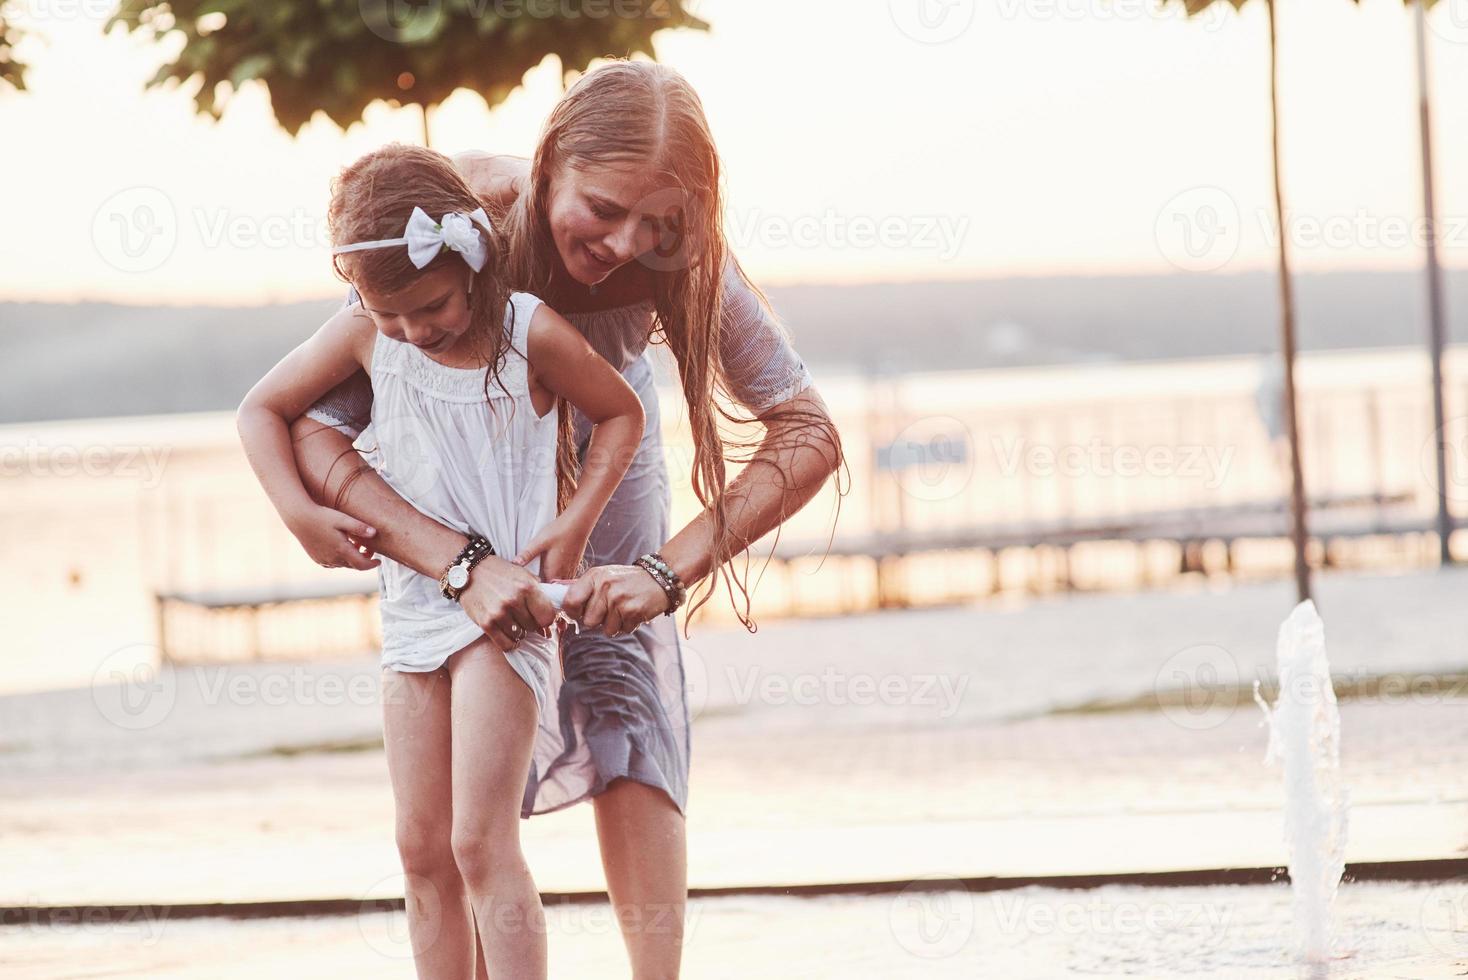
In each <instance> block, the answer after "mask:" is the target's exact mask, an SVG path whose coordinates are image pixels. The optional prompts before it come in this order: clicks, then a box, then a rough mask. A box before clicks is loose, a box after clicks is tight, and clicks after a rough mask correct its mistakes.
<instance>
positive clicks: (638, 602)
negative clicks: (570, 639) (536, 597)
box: [562, 565, 668, 636]
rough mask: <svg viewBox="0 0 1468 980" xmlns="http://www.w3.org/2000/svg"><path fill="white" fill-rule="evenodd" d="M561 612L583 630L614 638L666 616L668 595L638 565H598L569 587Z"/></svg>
mask: <svg viewBox="0 0 1468 980" xmlns="http://www.w3.org/2000/svg"><path fill="white" fill-rule="evenodd" d="M562 609H563V610H564V611H565V613H566V615H568V616H570V617H571V618H572V619H574V620H576V621H577V622H578V623H580V624H581V625H582V626H586V627H595V626H601V627H602V628H603V629H604V630H605V632H606V634H607V635H608V636H617V635H619V634H622V633H631V632H632V631H633V630H635V629H636V628H637V627H639V626H641V625H642V624H643V623H646V622H648V621H649V620H651V619H654V618H655V617H657V616H660V615H662V614H663V613H665V612H667V611H668V594H667V593H666V592H664V591H663V587H662V586H661V585H658V583H657V582H656V581H654V580H653V577H652V576H651V575H649V574H648V573H647V572H645V571H643V570H642V569H641V568H640V567H639V566H637V565H598V566H597V567H595V568H593V569H591V571H589V572H587V573H586V574H585V575H583V576H581V577H580V578H579V579H577V580H576V584H575V585H573V586H571V588H570V590H569V591H568V592H567V593H566V601H565V602H564V603H562Z"/></svg>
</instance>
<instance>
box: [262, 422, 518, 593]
mask: <svg viewBox="0 0 1468 980" xmlns="http://www.w3.org/2000/svg"><path fill="white" fill-rule="evenodd" d="M291 443H292V445H293V447H294V449H295V455H296V469H297V471H298V472H299V473H300V474H301V482H302V483H304V484H305V485H306V490H307V492H309V493H310V494H311V496H312V497H313V498H314V499H315V501H316V502H317V503H318V504H321V505H322V506H324V507H331V508H333V509H334V510H339V511H341V512H342V513H344V514H348V515H350V516H352V517H355V518H356V519H357V520H359V521H362V522H363V523H364V524H368V525H370V526H372V527H374V528H376V529H377V535H376V537H374V538H373V540H372V548H373V550H374V551H378V552H381V553H382V554H384V555H387V556H388V557H389V558H392V559H393V560H394V561H397V562H400V563H401V564H404V565H407V566H408V567H409V568H411V569H413V571H415V572H418V573H419V574H421V575H427V576H429V577H431V578H438V577H439V576H440V575H441V574H443V570H444V569H445V568H448V567H449V565H450V564H452V563H453V560H454V558H455V557H456V556H457V555H458V554H459V552H460V551H461V550H462V549H463V547H464V546H465V545H466V544H468V543H469V539H468V538H466V537H465V536H464V535H462V534H460V533H459V532H458V531H456V530H454V529H453V528H451V527H447V526H445V525H443V524H440V523H438V522H437V521H435V520H434V519H433V518H431V517H428V516H426V515H425V514H424V513H423V512H422V511H420V510H418V508H416V507H414V506H413V505H412V504H410V503H408V502H407V501H406V500H404V499H403V498H402V497H400V496H398V494H397V493H396V492H395V491H394V490H393V488H392V487H390V486H388V485H387V481H385V480H383V478H382V477H380V476H378V475H377V471H376V470H374V469H373V468H372V467H370V466H368V465H367V464H366V463H365V462H364V461H363V460H362V457H361V456H359V455H358V454H357V450H356V449H354V448H353V447H352V441H351V440H350V439H348V438H347V437H346V436H344V435H342V434H341V433H340V432H338V431H337V430H336V429H333V428H332V427H331V426H329V425H324V424H322V423H321V422H317V421H316V420H315V419H311V418H299V419H297V420H296V421H295V422H294V423H293V424H292V425H291ZM492 543H493V542H491V544H492Z"/></svg>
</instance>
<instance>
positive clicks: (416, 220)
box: [331, 207, 494, 272]
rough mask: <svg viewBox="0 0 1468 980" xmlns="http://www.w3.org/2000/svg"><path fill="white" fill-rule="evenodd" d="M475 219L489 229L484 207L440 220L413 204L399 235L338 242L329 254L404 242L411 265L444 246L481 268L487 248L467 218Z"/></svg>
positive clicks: (422, 262) (426, 260)
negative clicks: (400, 236)
mask: <svg viewBox="0 0 1468 980" xmlns="http://www.w3.org/2000/svg"><path fill="white" fill-rule="evenodd" d="M471 219H472V220H473V221H476V222H478V223H479V224H480V226H482V227H483V228H484V230H485V231H493V230H494V228H493V226H492V225H491V224H490V223H489V215H487V214H485V213H484V208H482V207H481V208H475V209H474V210H473V211H470V212H469V213H468V214H464V213H463V212H462V211H452V212H450V213H448V214H446V215H444V216H443V220H442V221H434V220H433V219H432V218H430V217H429V216H428V212H426V211H424V210H423V209H422V208H416V207H415V208H414V209H413V213H412V215H411V216H409V218H408V227H407V228H406V229H405V230H404V232H403V237H402V238H380V239H378V240H376V241H371V242H354V243H353V244H351V245H338V246H337V247H336V248H333V249H332V250H331V254H333V255H339V254H341V253H342V252H358V251H361V250H362V249H368V248H387V247H388V246H391V245H406V246H408V259H409V260H410V261H411V262H412V263H413V265H414V266H416V267H417V268H419V269H421V268H423V267H424V266H425V265H427V264H428V263H430V262H432V261H433V259H434V257H435V256H437V255H438V254H439V253H440V252H442V251H443V250H444V249H446V248H449V249H453V250H454V251H455V252H458V253H459V254H460V255H462V256H464V261H465V262H467V263H469V267H470V268H471V269H473V270H474V271H475V272H478V271H479V270H481V269H483V268H484V261H485V259H486V258H488V249H487V247H486V245H485V243H484V236H483V235H481V234H480V233H479V229H478V228H475V227H474V225H473V224H471V223H470V220H471Z"/></svg>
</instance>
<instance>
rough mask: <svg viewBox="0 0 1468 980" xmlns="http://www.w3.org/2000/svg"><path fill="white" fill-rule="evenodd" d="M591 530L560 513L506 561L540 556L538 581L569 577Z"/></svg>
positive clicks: (523, 562) (576, 567)
mask: <svg viewBox="0 0 1468 980" xmlns="http://www.w3.org/2000/svg"><path fill="white" fill-rule="evenodd" d="M590 537H591V529H590V528H588V527H585V526H584V525H583V524H582V523H581V522H579V521H576V520H572V519H569V518H568V516H567V515H566V514H561V516H559V517H557V518H556V519H555V520H553V521H551V522H550V523H549V524H547V525H546V526H545V527H543V528H541V529H540V531H539V532H537V533H536V535H535V537H533V538H531V539H530V543H529V544H527V545H526V546H525V547H523V548H521V549H520V553H519V554H517V555H516V556H515V557H514V558H511V559H510V561H512V562H514V563H515V564H516V565H528V564H530V562H531V561H532V560H534V558H535V557H536V556H537V555H539V556H540V580H541V581H542V582H549V581H552V580H553V579H571V578H575V577H576V573H577V571H579V570H580V568H581V558H582V556H583V555H585V554H586V541H587V539H588V538H590Z"/></svg>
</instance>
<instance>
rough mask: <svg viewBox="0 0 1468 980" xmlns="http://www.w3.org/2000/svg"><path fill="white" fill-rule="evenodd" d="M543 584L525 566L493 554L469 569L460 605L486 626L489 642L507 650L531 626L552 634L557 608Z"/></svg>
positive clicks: (485, 630) (539, 631) (471, 616)
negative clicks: (544, 590)
mask: <svg viewBox="0 0 1468 980" xmlns="http://www.w3.org/2000/svg"><path fill="white" fill-rule="evenodd" d="M539 585H540V583H539V582H538V581H537V580H536V578H535V576H534V575H531V574H530V572H529V571H528V570H526V569H525V568H523V567H521V566H520V565H516V564H514V563H513V562H508V561H505V560H504V559H503V558H500V557H498V556H495V555H490V556H489V557H488V558H485V559H484V560H483V561H481V562H479V564H477V565H475V566H474V569H473V571H471V572H470V573H469V584H468V585H467V586H465V588H464V591H463V592H462V593H461V594H460V595H459V605H460V606H462V607H463V608H464V612H466V613H468V614H469V618H470V619H472V620H474V623H475V625H476V626H478V627H479V628H480V629H482V630H484V635H485V636H487V637H489V642H490V643H493V644H494V645H495V647H496V648H497V649H499V650H500V651H501V652H506V651H509V650H512V649H514V648H515V647H516V646H517V645H518V644H519V643H520V640H521V638H523V637H524V636H525V634H526V633H528V632H530V631H531V630H534V631H535V632H537V633H539V634H540V635H541V636H549V635H550V631H549V629H548V627H549V626H550V625H551V623H554V622H555V621H556V610H555V607H554V606H552V605H551V604H550V600H549V599H547V598H546V597H545V596H544V595H543V594H542V593H541V591H540V588H539Z"/></svg>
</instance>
